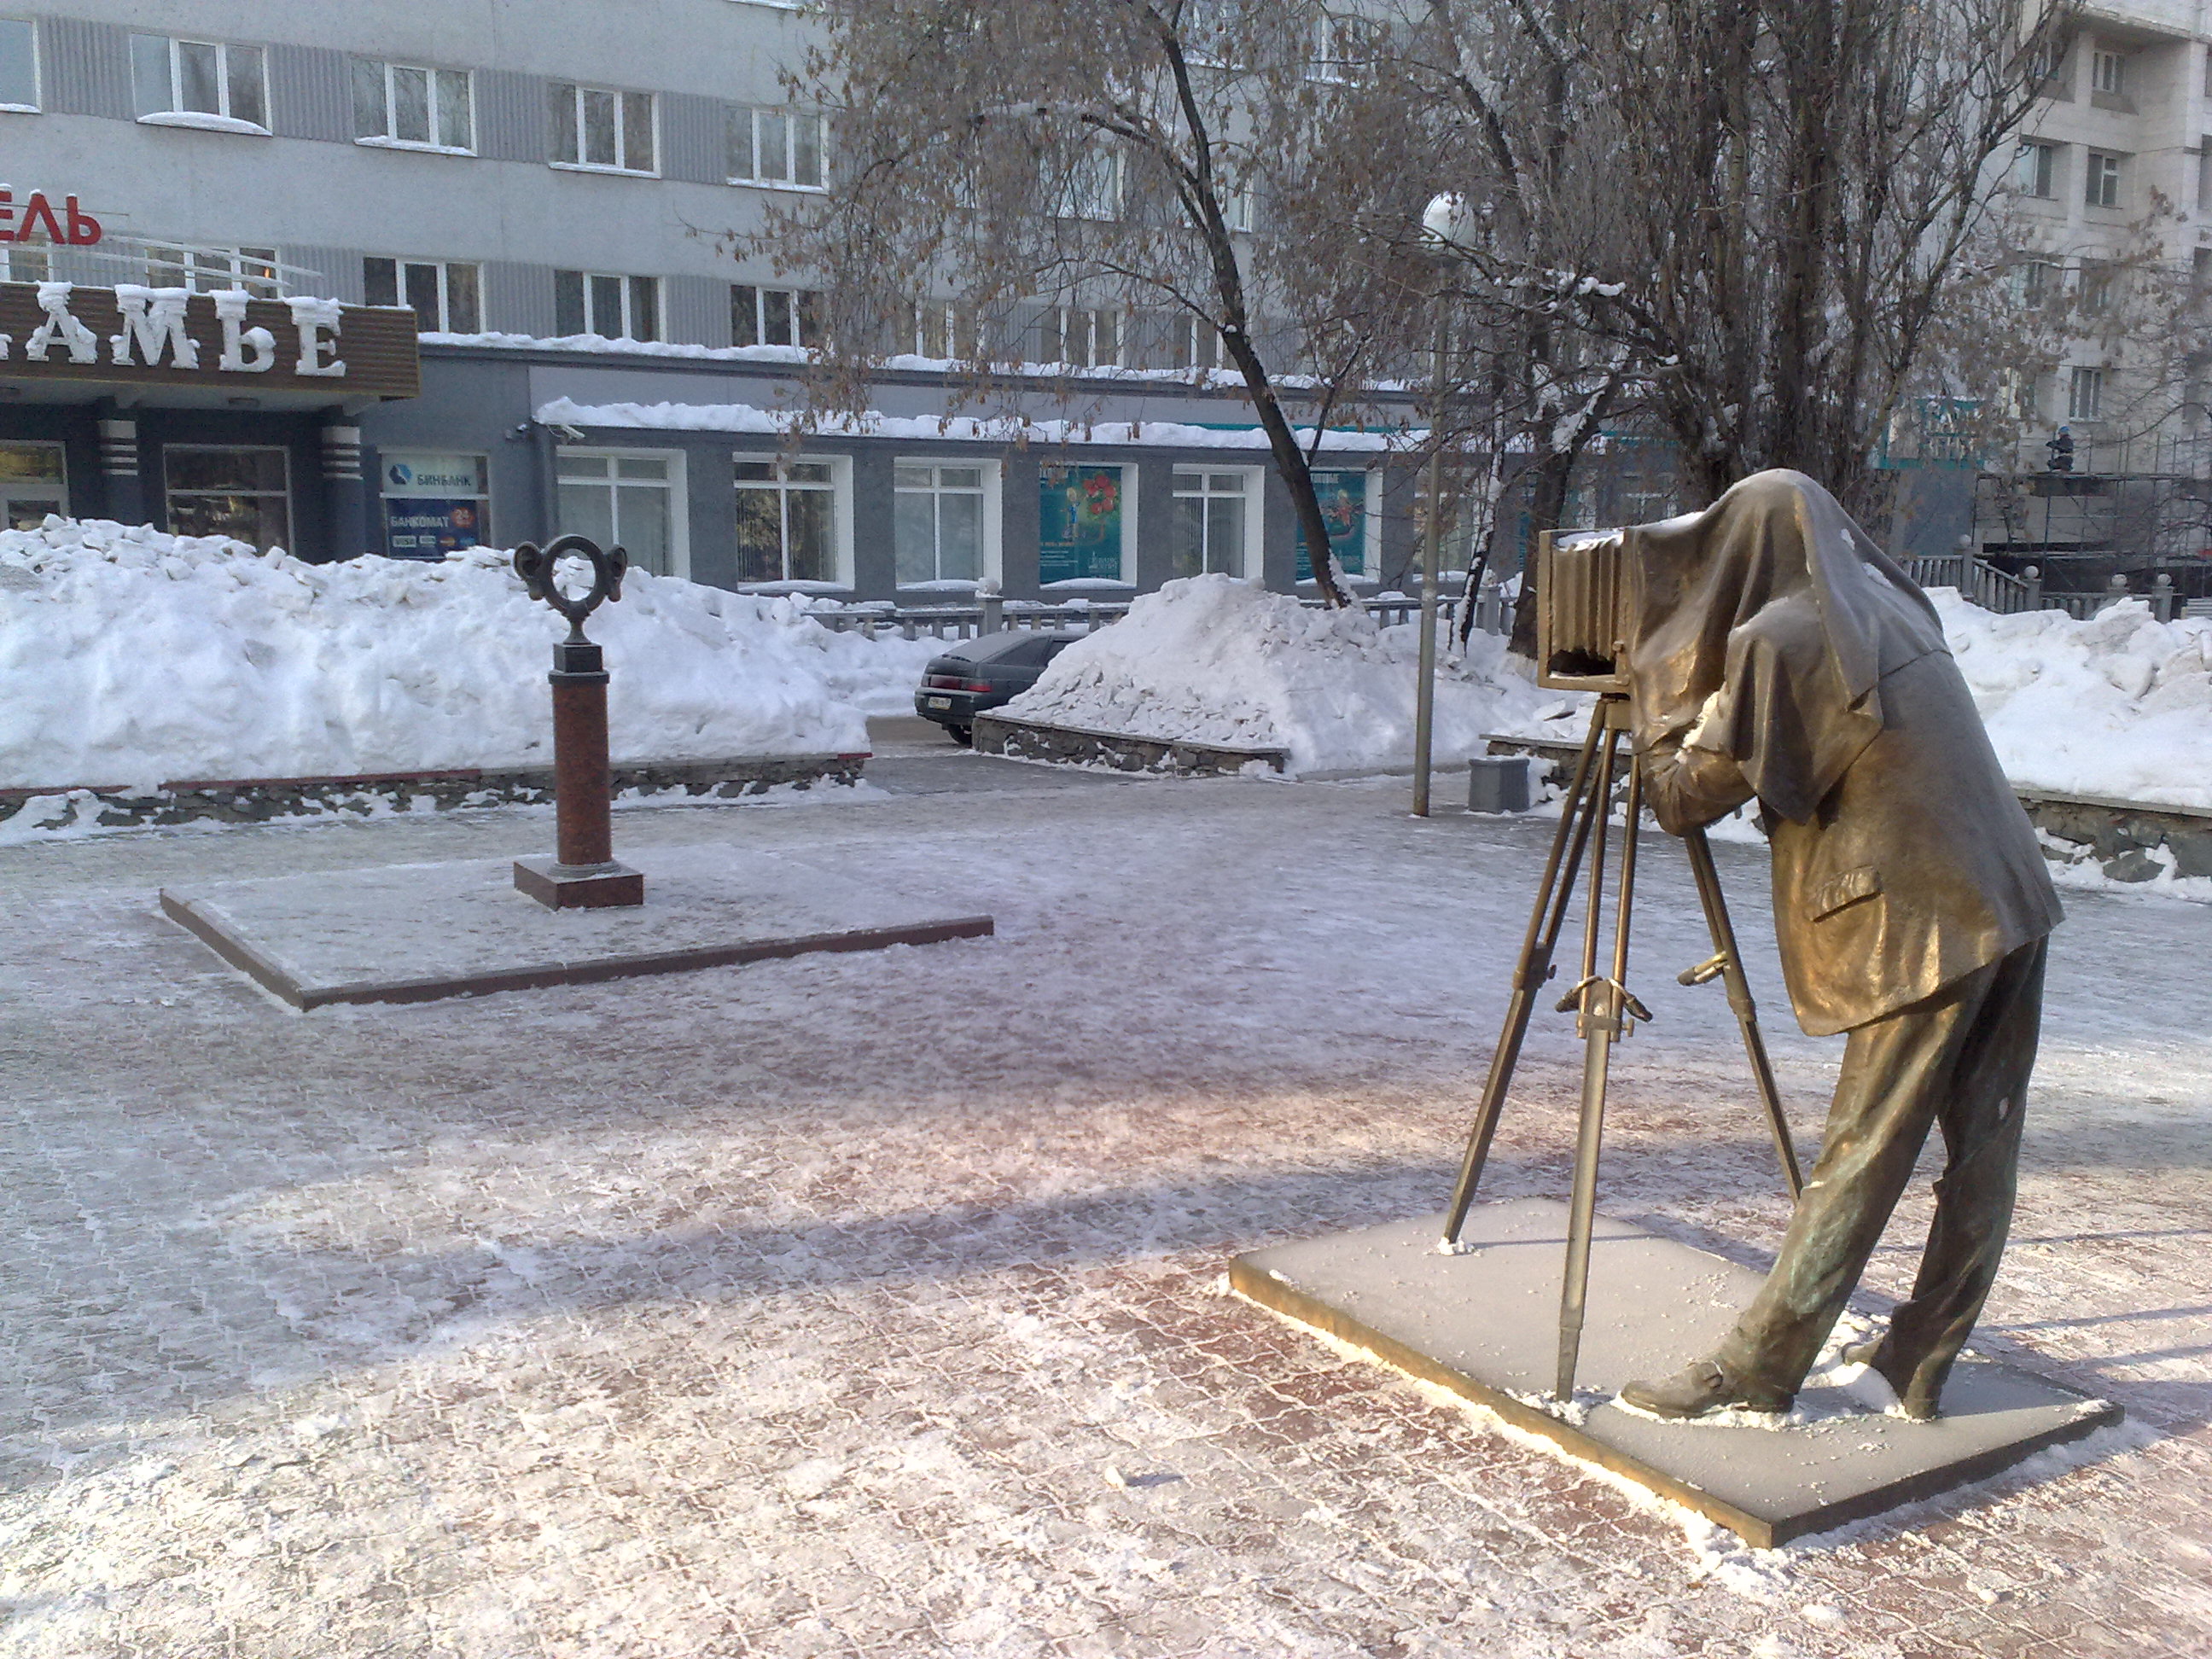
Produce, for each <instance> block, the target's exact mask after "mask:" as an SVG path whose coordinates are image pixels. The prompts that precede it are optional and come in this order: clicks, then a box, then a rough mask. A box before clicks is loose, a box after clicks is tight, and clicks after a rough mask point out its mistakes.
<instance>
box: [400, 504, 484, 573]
mask: <svg viewBox="0 0 2212 1659" xmlns="http://www.w3.org/2000/svg"><path fill="white" fill-rule="evenodd" d="M482 532H483V502H482V501H476V500H474V499H471V500H467V501H451V500H448V501H440V500H437V499H436V498H435V497H428V496H407V497H404V498H403V497H395V496H387V497H386V498H385V502H384V544H385V546H386V548H387V549H389V550H391V554H392V557H393V558H395V559H442V558H444V557H445V556H446V555H447V554H448V553H453V552H458V551H459V550H461V549H462V548H465V547H474V546H476V545H477V542H478V541H479V540H480V539H481V534H482Z"/></svg>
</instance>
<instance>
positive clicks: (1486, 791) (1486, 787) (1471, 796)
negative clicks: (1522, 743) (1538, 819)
mask: <svg viewBox="0 0 2212 1659" xmlns="http://www.w3.org/2000/svg"><path fill="white" fill-rule="evenodd" d="M1535 768H1536V763H1535V761H1534V759H1533V758H1532V757H1529V756H1527V755H1477V756H1476V757H1474V759H1472V760H1470V761H1469V762H1468V763H1467V810H1468V811H1470V812H1525V811H1528V809H1529V807H1530V806H1532V805H1534V804H1535V803H1534V789H1533V787H1531V779H1532V775H1533V774H1534V771H1535Z"/></svg>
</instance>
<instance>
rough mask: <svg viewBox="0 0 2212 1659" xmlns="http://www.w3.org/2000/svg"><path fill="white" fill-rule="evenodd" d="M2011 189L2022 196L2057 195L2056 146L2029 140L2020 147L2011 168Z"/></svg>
mask: <svg viewBox="0 0 2212 1659" xmlns="http://www.w3.org/2000/svg"><path fill="white" fill-rule="evenodd" d="M2012 187H2013V188H2014V189H2015V191H2019V192H2020V194H2021V195H2022V196H2043V197H2051V196H2056V195H2057V193H2058V146H2057V145H2056V144H2045V143H2038V142H2036V141H2035V140H2033V139H2030V140H2029V141H2027V143H2023V144H2021V147H2020V155H2019V156H2018V158H2017V160H2016V161H2015V165H2014V167H2013V183H2012Z"/></svg>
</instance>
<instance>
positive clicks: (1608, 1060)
mask: <svg viewBox="0 0 2212 1659" xmlns="http://www.w3.org/2000/svg"><path fill="white" fill-rule="evenodd" d="M1612 762H1613V745H1612V744H1607V752H1606V757H1605V763H1604V767H1603V775H1604V776H1605V778H1606V781H1607V786H1608V787H1607V793H1608V794H1609V793H1611V791H1610V787H1609V786H1610V783H1611V773H1612V769H1613V767H1612ZM1629 765H1630V770H1629V775H1628V823H1627V827H1626V829H1624V830H1623V831H1622V834H1621V847H1620V896H1619V900H1618V904H1619V908H1618V910H1617V912H1616V915H1615V918H1614V921H1613V973H1612V975H1611V976H1610V977H1609V978H1604V979H1601V978H1598V977H1596V975H1595V969H1596V965H1597V962H1596V948H1597V929H1598V921H1599V905H1598V889H1599V887H1600V886H1601V884H1602V879H1601V875H1599V874H1598V873H1595V872H1594V873H1593V875H1592V877H1591V880H1590V915H1589V938H1588V939H1587V941H1586V942H1585V945H1584V949H1583V962H1584V973H1583V1006H1582V1019H1581V1024H1582V1028H1583V1040H1584V1043H1585V1047H1584V1048H1583V1103H1582V1117H1581V1121H1580V1123H1579V1124H1578V1125H1577V1130H1576V1135H1575V1184H1574V1194H1573V1196H1572V1198H1571V1200H1570V1202H1569V1206H1568V1211H1567V1260H1566V1271H1565V1274H1564V1275H1563V1277H1562V1280H1561V1284H1560V1287H1559V1376H1558V1379H1557V1381H1556V1383H1555V1384H1554V1387H1553V1392H1554V1394H1555V1395H1556V1396H1557V1397H1558V1398H1559V1400H1560V1401H1568V1400H1571V1399H1573V1398H1574V1393H1575V1368H1576V1365H1577V1363H1578V1362H1579V1360H1580V1359H1581V1357H1582V1346H1583V1314H1584V1311H1585V1310H1586V1308H1587V1306H1588V1303H1589V1257H1590V1235H1591V1233H1592V1231H1594V1230H1595V1226H1596V1221H1597V1165H1598V1150H1599V1147H1600V1146H1601V1144H1602V1141H1603V1139H1604V1134H1605V1091H1606V1083H1607V1077H1608V1074H1609V1073H1610V1070H1611V1067H1612V1063H1613V1042H1614V1041H1615V1039H1616V1038H1618V1037H1619V1036H1622V1035H1623V1034H1624V1033H1625V1032H1626V1029H1627V1027H1626V1019H1627V1003H1628V991H1627V982H1628V927H1629V918H1630V915H1631V913H1632V906H1633V905H1634V903H1635V902H1636V840H1637V837H1636V830H1637V823H1638V819H1640V818H1641V817H1643V816H1644V775H1643V771H1642V769H1641V768H1639V767H1638V766H1637V765H1636V763H1635V762H1634V761H1633V760H1632V761H1631V762H1630V763H1629ZM1600 834H1601V836H1602V834H1603V829H1602V826H1601V829H1600ZM1598 853H1599V857H1600V859H1601V860H1602V858H1603V855H1604V843H1603V842H1602V839H1601V841H1600V843H1599V848H1598Z"/></svg>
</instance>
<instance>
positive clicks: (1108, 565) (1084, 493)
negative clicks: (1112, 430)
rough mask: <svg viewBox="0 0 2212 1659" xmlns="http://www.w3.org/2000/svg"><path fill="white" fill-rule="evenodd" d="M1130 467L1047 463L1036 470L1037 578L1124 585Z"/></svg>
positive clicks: (1129, 525)
mask: <svg viewBox="0 0 2212 1659" xmlns="http://www.w3.org/2000/svg"><path fill="white" fill-rule="evenodd" d="M1135 470H1136V469H1134V468H1133V467H1132V468H1129V469H1127V472H1128V474H1130V475H1131V476H1129V477H1127V479H1126V481H1125V477H1124V469H1123V468H1121V467H1119V466H1085V465H1067V464H1065V463H1061V462H1048V463H1047V464H1046V465H1042V466H1040V467H1039V468H1038V469H1037V580H1038V581H1039V582H1040V583H1042V585H1043V586H1047V587H1050V586H1054V584H1056V583H1059V582H1114V583H1116V584H1120V585H1126V584H1127V576H1126V575H1124V574H1123V572H1124V570H1125V568H1126V567H1127V563H1128V560H1127V552H1128V541H1129V532H1131V530H1132V529H1133V520H1134V519H1135V517H1136V514H1135V513H1133V512H1131V511H1128V510H1127V508H1128V506H1129V500H1130V498H1129V494H1128V490H1127V487H1126V485H1127V484H1133V483H1135V478H1134V477H1133V474H1134V472H1135Z"/></svg>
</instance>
